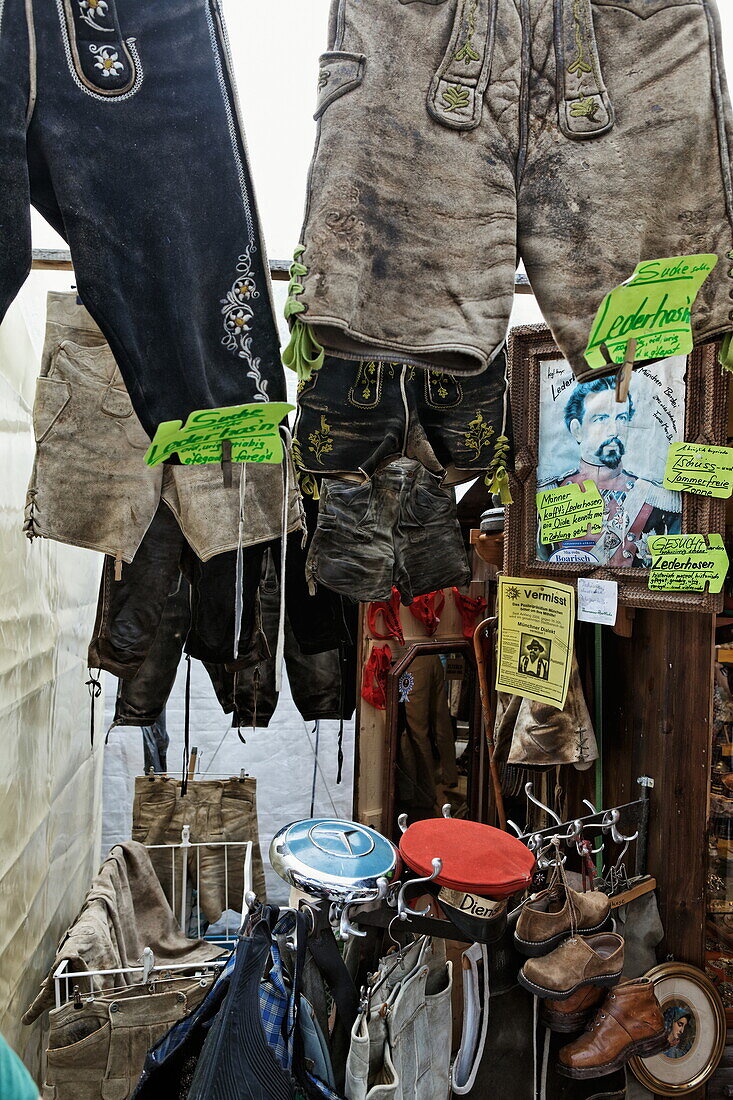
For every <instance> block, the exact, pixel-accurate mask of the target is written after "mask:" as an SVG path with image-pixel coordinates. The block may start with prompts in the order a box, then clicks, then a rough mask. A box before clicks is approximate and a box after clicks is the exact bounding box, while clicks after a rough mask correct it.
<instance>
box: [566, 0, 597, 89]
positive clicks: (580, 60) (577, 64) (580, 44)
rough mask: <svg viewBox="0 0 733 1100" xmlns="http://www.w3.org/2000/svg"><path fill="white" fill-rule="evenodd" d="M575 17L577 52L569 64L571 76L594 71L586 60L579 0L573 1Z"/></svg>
mask: <svg viewBox="0 0 733 1100" xmlns="http://www.w3.org/2000/svg"><path fill="white" fill-rule="evenodd" d="M573 18H574V20H575V46H576V49H577V54H576V57H575V60H574V61H572V62H571V63H570V64H569V65H568V67H567V68H568V72H569V73H570V75H571V76H573V75H574V74H575V73H577V74H578V75H580V74H581V73H592V72H593V66H592V64H590V62H588V61H586V57H585V42H584V41H583V21H582V18H581V15H580V3H579V0H574V3H573Z"/></svg>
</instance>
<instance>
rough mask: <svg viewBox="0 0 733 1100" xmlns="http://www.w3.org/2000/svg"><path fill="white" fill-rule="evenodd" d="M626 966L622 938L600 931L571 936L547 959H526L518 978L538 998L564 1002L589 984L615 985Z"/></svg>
mask: <svg viewBox="0 0 733 1100" xmlns="http://www.w3.org/2000/svg"><path fill="white" fill-rule="evenodd" d="M623 968H624V941H623V937H622V936H619V935H617V934H616V933H615V932H601V933H599V935H597V936H572V937H571V938H570V939H569V940H565V943H561V944H560V946H559V947H556V948H555V950H554V951H551V952H550V954H549V955H545V956H544V958H541V959H527V961H526V963H525V964H524V966H523V967H522V969H521V970H520V971H519V975H518V980H519V984H520V985H523V986H524V988H525V989H528V990H529V992H530V993H534V995H535V997H549V998H550V999H551V1000H554V1001H565V1000H567V998H568V997H571V996H572V995H573V993H575V992H577V990H579V989H582V988H583V987H584V986H587V985H615V984H616V982H617V981H618V980H619V978H620V977H621V971H622V970H623Z"/></svg>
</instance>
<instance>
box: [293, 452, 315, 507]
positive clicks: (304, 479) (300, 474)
mask: <svg viewBox="0 0 733 1100" xmlns="http://www.w3.org/2000/svg"><path fill="white" fill-rule="evenodd" d="M291 453H292V456H293V466H294V467H295V476H296V477H297V479H298V487H299V488H300V491H301V493H302V494H303V496H307V497H312V498H313V500H318V499H319V498H320V493H319V492H318V482H317V481H316V479H315V478H314V476H313V474H311V473H310V472H309V471H308V470H306V468H305V462H304V461H303V452H302V451H301V449H300V442H299V441H298V440H297V439H293V443H292V452H291Z"/></svg>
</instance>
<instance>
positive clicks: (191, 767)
mask: <svg viewBox="0 0 733 1100" xmlns="http://www.w3.org/2000/svg"><path fill="white" fill-rule="evenodd" d="M198 754H199V750H198V749H197V748H196V746H195V745H194V747H193V748H192V749H191V755H190V757H189V758H188V781H189V783H190V782H191V780H192V779H193V776H194V772H195V771H196V758H197V756H198Z"/></svg>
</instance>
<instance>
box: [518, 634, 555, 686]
mask: <svg viewBox="0 0 733 1100" xmlns="http://www.w3.org/2000/svg"><path fill="white" fill-rule="evenodd" d="M551 650H552V642H550V641H548V640H547V638H535V636H534V634H521V635H520V638H519V661H518V662H517V672H521V673H523V674H524V675H525V676H536V677H537V679H538V680H549V678H550V653H551Z"/></svg>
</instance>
